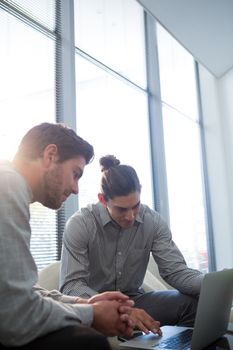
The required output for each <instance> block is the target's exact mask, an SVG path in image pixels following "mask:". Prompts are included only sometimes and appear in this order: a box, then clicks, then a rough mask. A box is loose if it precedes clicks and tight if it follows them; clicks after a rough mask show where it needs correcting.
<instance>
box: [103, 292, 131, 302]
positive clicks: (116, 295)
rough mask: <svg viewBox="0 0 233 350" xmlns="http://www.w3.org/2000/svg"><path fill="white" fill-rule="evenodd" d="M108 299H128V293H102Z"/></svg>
mask: <svg viewBox="0 0 233 350" xmlns="http://www.w3.org/2000/svg"><path fill="white" fill-rule="evenodd" d="M103 294H104V295H105V296H106V298H107V299H108V300H118V301H127V300H129V297H128V295H125V294H123V293H121V292H105V293H103Z"/></svg>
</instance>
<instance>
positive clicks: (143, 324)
mask: <svg viewBox="0 0 233 350" xmlns="http://www.w3.org/2000/svg"><path fill="white" fill-rule="evenodd" d="M130 317H131V319H132V320H133V321H134V323H135V325H136V327H137V328H138V329H140V330H141V331H143V332H144V333H146V334H148V333H149V332H153V333H155V334H158V335H162V331H161V329H160V322H159V321H156V320H154V319H153V318H152V317H151V316H150V315H149V314H148V313H147V312H146V311H145V310H143V309H138V308H133V309H132V312H131V315H130Z"/></svg>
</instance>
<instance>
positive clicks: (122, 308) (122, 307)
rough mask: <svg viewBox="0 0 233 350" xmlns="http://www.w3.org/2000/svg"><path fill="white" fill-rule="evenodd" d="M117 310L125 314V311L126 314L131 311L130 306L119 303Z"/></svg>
mask: <svg viewBox="0 0 233 350" xmlns="http://www.w3.org/2000/svg"><path fill="white" fill-rule="evenodd" d="M118 312H119V313H120V314H125V313H126V314H128V315H130V314H131V312H132V308H131V307H130V306H125V305H120V306H119V307H118Z"/></svg>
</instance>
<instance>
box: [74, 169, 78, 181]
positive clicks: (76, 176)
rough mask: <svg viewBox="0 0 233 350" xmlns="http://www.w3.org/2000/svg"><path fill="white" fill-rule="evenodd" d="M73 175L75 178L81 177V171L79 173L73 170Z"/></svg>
mask: <svg viewBox="0 0 233 350" xmlns="http://www.w3.org/2000/svg"><path fill="white" fill-rule="evenodd" d="M73 177H74V179H75V180H78V179H79V173H77V172H76V171H74V172H73Z"/></svg>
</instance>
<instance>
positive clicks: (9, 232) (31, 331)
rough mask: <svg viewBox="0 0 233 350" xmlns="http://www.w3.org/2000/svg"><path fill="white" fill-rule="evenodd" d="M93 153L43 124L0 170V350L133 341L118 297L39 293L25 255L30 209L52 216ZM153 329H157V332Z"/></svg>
mask: <svg viewBox="0 0 233 350" xmlns="http://www.w3.org/2000/svg"><path fill="white" fill-rule="evenodd" d="M92 158H93V147H92V146H91V145H90V144H89V143H88V142H86V141H85V140H83V139H82V138H80V137H79V136H78V135H76V133H75V132H74V131H73V130H72V129H69V128H67V127H65V126H64V125H61V124H50V123H42V124H40V125H37V126H35V127H33V128H32V129H31V130H29V131H28V133H27V134H26V135H25V136H24V137H23V139H22V141H21V143H20V145H19V148H18V151H17V153H16V155H15V157H14V159H13V161H12V162H8V161H4V162H1V163H0V266H1V273H0V343H1V345H0V349H6V348H7V349H9V347H13V348H14V349H19V348H20V349H22V350H24V349H28V350H29V349H49V348H52V347H54V346H55V347H57V348H59V349H60V348H65V347H67V348H68V349H84V348H86V349H91V350H97V349H99V350H100V349H101V350H105V349H106V350H107V349H110V347H109V344H108V341H107V339H106V337H105V336H113V335H119V334H124V335H131V333H132V329H133V326H134V323H133V322H132V320H131V318H130V316H129V314H130V312H131V309H132V305H133V302H132V301H130V300H129V297H128V296H125V295H124V294H122V293H120V292H113V293H111V292H110V293H102V294H99V295H98V296H94V297H93V298H89V299H82V298H79V297H72V296H71V297H69V296H64V295H62V294H61V293H60V292H58V291H52V292H49V291H47V290H45V289H43V288H41V287H39V286H38V285H37V280H38V275H37V267H36V264H35V262H34V259H33V257H32V255H31V252H30V236H31V228H30V223H29V221H30V213H29V206H30V203H33V202H35V201H37V202H40V203H41V204H43V205H44V206H46V207H48V208H52V209H58V208H60V206H61V205H62V203H63V202H64V201H65V200H66V199H67V198H68V197H69V195H70V194H72V193H73V194H77V193H78V181H79V179H80V177H81V176H82V174H83V171H84V167H85V165H86V164H88V163H89V162H90V160H91V159H92ZM158 327H159V325H158Z"/></svg>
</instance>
